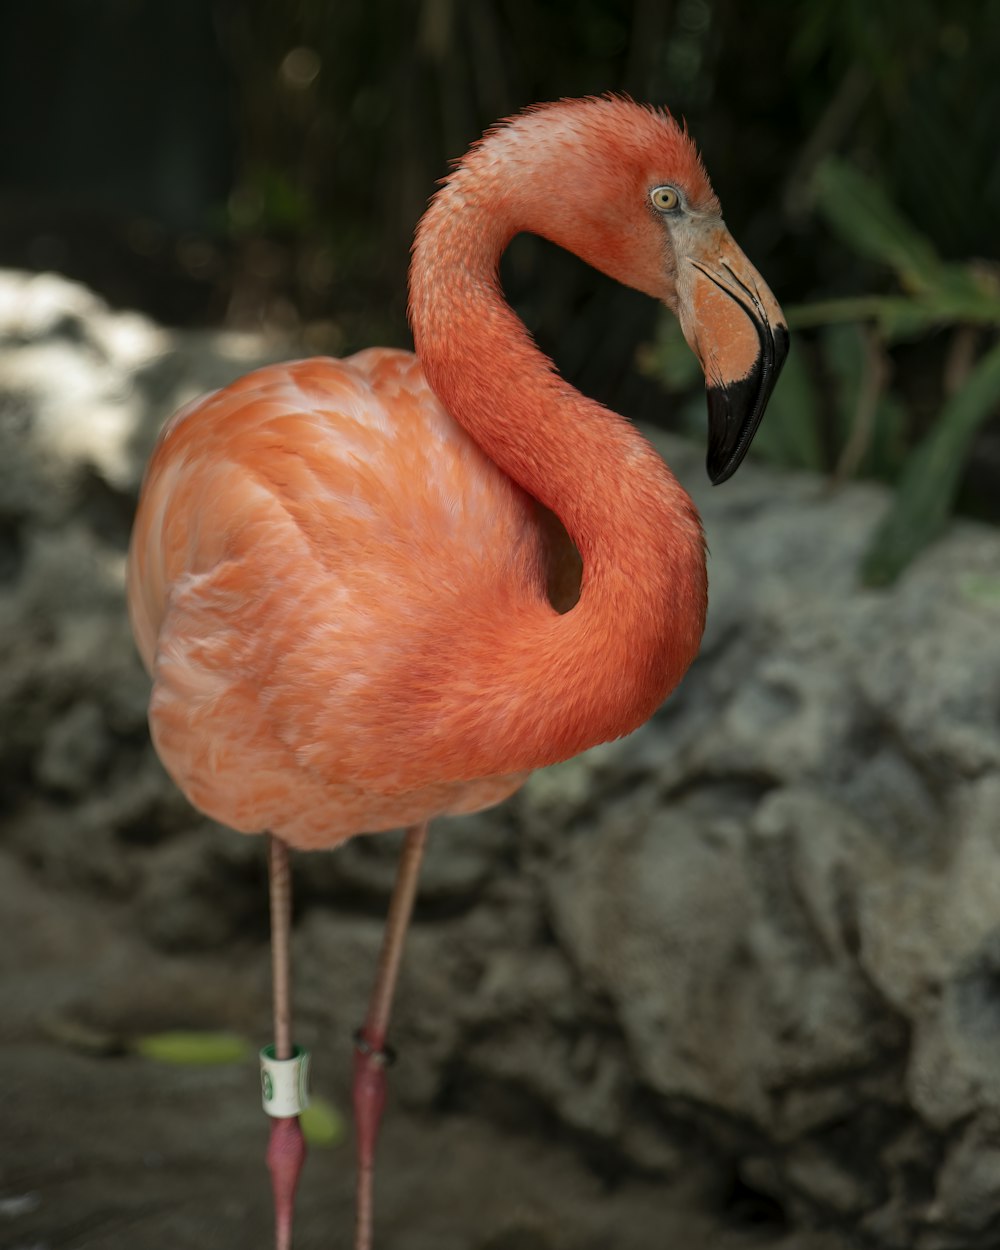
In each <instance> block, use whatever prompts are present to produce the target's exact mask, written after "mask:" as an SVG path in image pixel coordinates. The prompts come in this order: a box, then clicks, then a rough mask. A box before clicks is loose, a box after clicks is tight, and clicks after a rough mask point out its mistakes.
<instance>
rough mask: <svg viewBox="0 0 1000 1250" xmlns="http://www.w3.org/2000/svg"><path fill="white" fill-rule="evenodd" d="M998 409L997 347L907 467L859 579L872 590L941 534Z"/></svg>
mask: <svg viewBox="0 0 1000 1250" xmlns="http://www.w3.org/2000/svg"><path fill="white" fill-rule="evenodd" d="M997 404H1000V344H996V345H994V346H993V348H992V349H991V350H990V351H989V352H988V353H987V354H986V355H985V356H984V357H983V358H982V360H981V361H980V362H979V364H978V365H977V366H976V367H975V369H973V371H972V372H971V373H970V374H969V376H968V378H967V380H966V382H965V385H964V386H963V387H962V389H961V390H960V391H958V392H957V393H956V394H955V395H953V396H952V398H951V399H950V400H949V401H948V403H947V404H945V406H944V408H943V409H942V410H941V415H940V416H939V418H938V420H937V422H936V423H935V425H934V428H933V429H932V430H931V432H930V433H929V434H928V435H927V437H926V438H925V439H924V440H923V442H921V443H920V445H919V446H918V447H917V448H916V449H915V450H914V451H913V453H912V454H911V455H910V456H909V458H908V459H907V461H906V464H905V466H904V468H903V472H902V474H901V475H900V478H899V482H898V485H897V488H896V495H895V498H894V500H893V502H892V506H891V507H890V508H889V511H888V512H887V513H886V515H885V516H884V517H883V519H882V522H881V524H880V525H879V527H878V529H877V530H876V531H875V534H874V536H873V538H872V542H871V546H870V547H869V549H868V551H867V553H866V555H865V558H864V562H863V564H862V575H863V577H864V579H865V580H866V581H867V582H868V583H869V584H871V585H881V584H884V583H886V582H891V581H893V580H894V579H895V578H896V577H897V576H898V575H899V574H900V573H901V572H902V570H903V569H904V568H905V567H906V565H907V564H908V563H909V562H910V560H911V559H912V558H913V557H914V556H915V555H916V554H917V552H918V551H920V550H921V548H922V547H924V546H925V545H926V544H927V543H929V542H930V541H931V540H932V539H933V538H935V537H937V535H938V534H939V533H940V532H941V530H942V529H943V528H944V526H945V522H946V521H947V519H948V514H949V512H950V511H951V507H952V504H953V502H954V498H955V493H956V490H957V488H958V480H959V475H960V473H961V471H962V468H963V466H964V465H965V462H966V460H967V458H968V454H969V448H970V446H971V443H972V439H973V436H974V435H975V434H976V432H977V431H978V429H979V427H980V425H981V424H982V423H983V421H984V420H985V419H986V417H988V416H989V415H990V414H991V413H992V412H994V411H996V406H997Z"/></svg>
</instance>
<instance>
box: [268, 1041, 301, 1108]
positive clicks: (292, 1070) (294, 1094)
mask: <svg viewBox="0 0 1000 1250" xmlns="http://www.w3.org/2000/svg"><path fill="white" fill-rule="evenodd" d="M260 1093H261V1100H262V1102H263V1104H264V1110H265V1111H266V1112H267V1114H268V1115H271V1116H274V1117H275V1119H282V1120H283V1119H286V1118H287V1117H288V1116H293V1115H299V1114H301V1112H303V1111H305V1109H306V1107H308V1106H309V1052H308V1050H306V1049H305V1048H304V1047H302V1046H295V1047H293V1048H292V1057H291V1059H275V1057H274V1045H273V1044H272V1045H270V1046H265V1047H264V1049H263V1050H262V1051H261V1052H260Z"/></svg>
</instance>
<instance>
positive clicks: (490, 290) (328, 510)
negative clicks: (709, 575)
mask: <svg viewBox="0 0 1000 1250" xmlns="http://www.w3.org/2000/svg"><path fill="white" fill-rule="evenodd" d="M522 230H526V231H532V232H534V233H536V234H540V235H543V236H544V237H546V238H548V239H550V240H552V241H553V242H555V243H557V244H560V245H561V246H562V247H565V248H567V249H569V250H570V251H572V252H575V253H576V254H577V255H578V256H580V257H581V258H582V259H583V260H585V261H587V262H588V263H590V264H591V265H593V266H595V267H596V268H597V269H600V270H602V271H603V272H605V273H607V274H610V275H611V276H612V277H614V278H616V279H618V280H619V281H620V282H623V283H625V284H626V285H628V286H631V287H636V288H638V289H639V290H640V291H644V292H645V293H646V294H648V295H651V296H653V297H654V298H656V299H659V300H662V301H663V302H664V303H665V304H666V305H667V307H669V308H670V309H671V310H673V312H675V313H676V315H677V316H678V318H679V319H680V323H681V326H682V329H683V332H684V334H685V336H686V338H687V341H688V343H689V344H690V345H691V347H692V348H693V350H694V351H695V353H696V354H697V356H698V358H699V360H700V361H701V364H702V366H703V368H704V371H705V375H706V381H707V386H708V419H709V452H708V472H709V475H710V477H711V478H712V480H713V481H714V482H722V481H724V480H725V479H726V478H728V477H729V476H730V475H731V474H732V473H733V472H734V471H735V470H736V468H737V466H738V465H739V463H740V461H741V460H742V459H743V456H744V455H745V453H746V450H747V447H748V445H749V443H750V441H751V439H752V438H753V435H754V432H755V430H756V428H757V426H758V424H759V422H760V419H761V416H762V414H763V411H764V407H765V405H766V403H767V400H768V398H769V396H770V393H771V390H772V388H773V386H774V382H775V379H776V377H777V374H778V372H779V370H780V368H781V365H782V363H783V360H784V357H785V354H786V352H787V346H788V333H787V330H786V328H785V325H784V322H783V318H782V315H781V310H780V309H779V307H778V305H777V303H776V301H775V299H774V297H773V296H772V294H771V292H770V291H769V290H768V288H767V286H766V285H765V284H764V282H763V280H762V279H761V278H760V276H759V275H758V274H757V272H756V271H755V269H754V268H753V266H752V265H751V264H750V262H749V261H748V260H747V259H746V257H745V256H744V255H743V253H742V252H741V251H740V249H739V248H738V247H737V246H736V244H735V243H734V241H733V239H732V237H731V236H730V234H729V232H728V230H727V229H726V227H725V225H724V224H723V221H722V216H721V212H720V208H719V203H718V200H717V199H716V197H715V195H714V193H713V191H712V188H711V186H710V184H709V181H708V177H707V175H706V173H705V170H704V168H703V166H702V164H701V161H700V159H699V157H698V154H697V151H696V149H695V147H694V144H693V143H692V141H691V140H690V138H689V137H688V135H687V133H686V132H685V131H684V130H682V129H681V128H680V127H679V126H678V125H677V124H676V123H675V122H674V120H673V119H672V118H671V117H670V116H669V115H668V114H665V113H663V112H659V111H657V110H654V109H651V108H647V107H643V106H640V105H637V104H635V103H633V102H632V101H630V100H627V99H623V98H601V99H585V100H564V101H561V102H559V103H557V104H550V105H542V106H539V107H535V108H531V109H528V110H527V111H525V112H523V113H520V114H518V115H516V116H514V117H512V118H509V119H508V120H506V121H504V122H501V123H500V124H499V125H498V126H496V127H495V128H494V129H492V130H490V131H489V132H488V133H487V134H486V135H485V136H484V138H483V139H482V140H481V141H479V142H478V143H477V144H475V145H474V146H473V147H472V149H471V150H470V151H469V153H468V154H467V155H466V157H465V158H464V159H463V160H462V162H461V163H460V164H459V165H458V166H457V167H456V169H455V170H454V172H453V173H452V174H451V176H450V177H449V178H448V179H447V181H446V183H445V185H444V186H443V188H442V189H441V190H440V191H439V192H438V193H437V195H436V196H435V198H434V200H433V201H432V203H431V205H430V207H429V208H428V210H427V213H426V214H425V216H424V217H423V220H422V221H421V223H420V226H419V228H418V230H417V236H416V242H415V245H414V249H413V262H412V267H411V271H410V320H411V324H412V327H413V336H414V341H415V345H416V355H412V354H410V353H409V352H403V351H395V350H390V349H379V348H375V349H372V350H369V351H363V352H360V353H358V354H357V355H355V356H351V357H349V358H347V359H344V360H329V359H318V360H305V361H300V362H297V363H292V364H285V365H279V366H272V367H268V368H264V369H259V370H257V371H256V372H254V373H251V374H249V375H248V376H247V377H244V378H242V379H241V380H240V381H238V382H235V383H233V384H232V385H231V386H228V387H226V388H225V389H223V390H221V391H217V392H215V393H213V394H211V395H207V396H205V397H204V398H202V399H200V400H198V401H197V402H196V403H193V404H190V405H188V406H187V407H186V408H185V409H183V410H182V411H181V412H179V413H177V415H176V416H174V417H173V419H172V420H171V421H169V422H168V423H167V425H166V426H165V428H164V430H163V433H162V435H161V437H160V441H159V443H158V445H157V447H156V450H155V452H154V453H153V457H152V459H151V461H150V464H149V467H148V470H147V473H146V478H145V482H144V485H143V491H142V498H141V500H140V504H139V510H138V515H137V518H136V522H135V530H134V533H133V537H132V546H131V552H130V557H129V574H128V596H129V607H130V612H131V617H132V623H133V629H134V632H135V637H136V640H137V643H138V646H139V650H140V651H141V653H142V657H143V659H144V661H145V663H146V666H147V667H148V669H149V671H150V673H151V674H152V676H153V693H152V701H151V705H150V727H151V732H152V737H153V741H154V743H155V746H156V749H157V751H158V752H159V755H160V758H161V759H162V761H163V763H164V765H165V766H166V768H167V770H168V771H169V773H170V775H171V776H172V777H173V778H174V780H175V781H176V782H177V784H178V785H179V786H180V788H181V789H182V790H183V791H184V793H185V794H186V795H187V796H188V798H189V799H190V800H191V802H192V803H194V805H195V806H196V807H198V808H200V809H201V810H202V811H203V812H205V813H207V814H208V815H209V816H212V817H214V818H215V819H217V820H219V821H222V822H223V823H225V824H227V825H231V826H232V827H233V828H235V829H238V830H242V831H244V832H247V833H255V832H261V831H265V830H266V831H269V833H270V835H271V836H270V838H269V856H268V862H269V868H270V876H271V903H272V930H273V950H274V978H275V991H274V992H275V1036H276V1042H275V1047H276V1051H277V1057H278V1059H285V1060H289V1059H291V1057H292V1056H293V1054H294V1051H293V1047H292V1041H291V1027H290V1007H289V1001H290V994H289V983H290V974H289V968H288V929H289V893H290V890H289V874H288V864H287V847H289V846H292V847H297V848H301V849H304V850H314V849H319V848H330V847H334V846H337V845H338V844H339V843H341V842H343V841H344V840H345V839H347V838H349V837H352V836H353V835H354V834H358V833H366V832H373V831H378V830H384V829H390V828H397V827H401V826H405V827H406V828H407V834H406V841H405V844H404V851H403V855H402V860H401V865H400V869H399V874H398V878H397V884H396V887H395V890H394V893H393V898H392V902H391V904H390V911H389V919H388V922H387V926H386V935H385V939H384V945H383V950H382V955H381V957H380V961H379V968H378V973H377V978H376V985H375V990H374V993H373V997H372V1000H371V1004H370V1008H369V1011H368V1015H367V1018H366V1020H365V1023H364V1026H363V1027H362V1029H361V1030H360V1032H359V1034H358V1039H357V1051H356V1056H355V1074H354V1106H355V1118H356V1130H357V1145H358V1181H357V1185H358V1196H357V1232H356V1242H355V1245H356V1247H357V1250H368V1248H369V1247H370V1246H371V1240H372V1183H373V1170H374V1150H375V1138H376V1134H377V1131H378V1125H379V1122H380V1119H381V1114H382V1108H383V1104H384V1101H385V1089H386V1086H385V1060H386V1053H387V1052H386V1031H387V1028H388V1021H389V1012H390V1006H391V1002H392V997H393V990H394V987H395V983H396V978H397V972H398V968H399V961H400V955H401V951H402V945H403V939H404V935H405V931H406V928H407V924H408V921H409V917H410V913H411V909H412V906H413V899H414V895H415V892H416V885H417V876H418V872H419V867H420V861H421V855H422V852H423V848H424V842H425V839H426V834H427V825H428V822H429V821H430V820H431V819H433V818H435V817H437V816H442V815H446V814H449V815H454V814H457V813H461V812H471V811H475V810H477V809H480V808H484V807H488V806H490V805H491V804H495V803H499V802H500V801H501V800H502V799H504V798H506V797H507V796H508V795H510V794H511V793H512V792H513V791H515V790H516V789H517V788H518V787H519V786H520V785H521V784H522V783H523V782H524V780H525V778H526V777H527V776H528V774H529V773H530V772H531V771H532V770H533V769H536V768H544V767H545V766H546V765H548V764H553V763H555V762H556V761H558V760H565V759H567V758H569V757H570V756H573V755H576V754H577V753H578V752H580V751H585V750H586V749H587V748H588V747H591V746H593V745H595V744H596V743H599V742H605V741H608V740H610V739H613V738H617V737H620V736H621V735H623V734H627V733H629V732H631V731H632V730H633V729H635V728H636V727H637V726H639V725H641V724H642V723H643V722H644V721H645V720H647V718H648V717H650V716H651V715H652V713H653V712H654V711H655V710H656V708H657V707H658V706H659V704H660V703H661V702H662V700H663V699H664V698H665V697H666V696H667V694H669V692H670V691H671V690H672V689H673V688H674V686H675V685H676V684H677V682H678V681H680V679H681V677H682V676H683V674H684V672H685V670H686V669H687V667H688V665H689V664H690V663H691V661H692V660H693V659H694V657H695V654H696V652H697V650H698V646H699V641H700V638H701V635H702V629H703V624H704V618H705V608H706V572H705V551H704V543H703V539H702V531H701V527H700V523H699V520H698V517H697V514H696V512H695V509H694V506H693V504H692V502H691V500H690V498H689V497H688V495H687V494H686V493H685V492H684V490H683V489H682V488H681V487H680V485H679V484H678V483H677V481H676V479H675V478H674V477H673V475H672V474H671V472H670V470H669V469H668V468H667V467H666V466H665V465H664V464H663V462H662V461H661V460H660V458H659V457H658V456H657V455H656V453H655V452H654V451H653V449H652V447H651V446H650V445H649V444H648V443H647V442H646V441H645V440H644V439H643V438H642V437H640V435H639V434H638V433H636V431H635V430H634V429H633V428H632V427H631V426H630V425H629V424H628V423H627V422H626V421H624V420H623V419H622V418H620V417H618V416H617V415H616V414H614V413H612V412H610V411H608V410H607V409H606V408H603V407H602V406H601V405H600V404H598V403H595V402H594V401H592V400H590V399H587V398H585V397H584V396H583V395H581V394H579V393H578V392H577V391H576V390H574V389H573V388H572V387H571V386H569V385H568V384H567V383H566V382H565V381H563V379H562V378H561V377H559V375H558V374H557V373H556V372H555V370H554V368H553V366H552V363H551V361H549V360H547V359H546V358H545V357H544V356H543V355H542V354H541V353H540V352H539V350H538V349H537V347H536V346H535V345H534V343H533V342H532V340H531V338H530V336H529V335H528V333H527V331H526V329H525V327H524V326H523V325H522V323H521V322H520V321H519V320H518V319H517V317H516V316H515V314H514V313H513V311H512V310H511V308H510V307H509V306H508V305H507V303H506V302H505V301H504V298H503V294H502V292H501V290H500V286H499V282H498V277H497V265H498V261H499V257H500V254H501V253H502V252H503V250H504V248H505V247H506V246H507V244H508V243H509V241H510V240H511V238H512V237H513V236H514V235H515V234H516V233H518V232H519V231H522ZM556 518H558V520H557V519H556ZM574 548H575V550H574ZM581 562H582V575H581V573H580V564H581ZM295 1110H297V1105H293V1106H292V1108H291V1112H287V1111H286V1113H285V1114H284V1115H283V1116H279V1118H275V1119H273V1120H272V1136H271V1141H270V1145H269V1148H268V1162H269V1166H270V1167H271V1171H272V1180H273V1186H274V1192H275V1205H276V1221H277V1239H278V1245H279V1247H283V1248H286V1247H288V1246H290V1244H291V1227H292V1204H293V1197H294V1191H295V1186H296V1183H297V1179H298V1175H299V1171H300V1168H301V1164H302V1159H303V1156H304V1146H303V1144H302V1137H301V1132H300V1130H299V1124H298V1119H297V1117H296V1116H295V1114H294V1111H295Z"/></svg>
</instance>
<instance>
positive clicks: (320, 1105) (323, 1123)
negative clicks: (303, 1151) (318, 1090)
mask: <svg viewBox="0 0 1000 1250" xmlns="http://www.w3.org/2000/svg"><path fill="white" fill-rule="evenodd" d="M299 1122H300V1123H301V1125H302V1134H303V1136H304V1137H305V1139H306V1141H307V1142H308V1143H309V1145H310V1146H319V1147H325V1148H330V1147H332V1146H339V1145H340V1143H341V1142H342V1141H343V1140H344V1138H345V1137H346V1136H347V1125H346V1123H345V1122H344V1117H343V1116H342V1115H341V1114H340V1112H339V1111H338V1110H337V1108H336V1107H335V1106H334V1105H333V1103H330V1102H327V1100H326V1099H325V1098H316V1097H315V1096H310V1098H309V1106H308V1107H307V1108H306V1109H305V1111H303V1112H302V1114H301V1116H300V1117H299Z"/></svg>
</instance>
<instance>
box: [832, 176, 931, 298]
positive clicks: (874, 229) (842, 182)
mask: <svg viewBox="0 0 1000 1250" xmlns="http://www.w3.org/2000/svg"><path fill="white" fill-rule="evenodd" d="M815 188H816V195H817V202H818V206H819V208H820V211H821V212H822V213H823V215H824V216H825V217H826V219H827V221H828V222H829V223H830V225H831V226H832V228H833V229H834V230H835V231H836V233H837V234H839V235H840V237H841V238H842V239H843V240H844V242H845V243H847V245H848V246H849V247H851V248H853V249H854V251H856V252H858V253H859V254H860V255H862V256H867V257H870V258H871V259H872V260H877V261H881V262H882V263H883V264H886V265H889V266H890V267H891V268H892V269H894V270H895V271H896V273H897V274H898V275H899V278H900V281H901V282H902V283H903V285H904V286H905V287H907V288H908V289H909V290H911V291H923V290H928V289H929V288H933V287H937V286H940V285H941V284H942V279H943V275H944V270H945V269H946V268H947V267H946V266H945V265H944V263H943V262H942V261H941V259H940V258H939V257H938V255H937V253H936V252H935V251H934V248H933V247H932V246H931V244H930V243H929V242H928V241H927V240H926V239H925V238H924V237H923V236H922V235H921V234H920V233H919V232H918V231H917V230H915V229H914V228H913V226H911V225H910V223H909V222H908V221H907V220H906V219H905V218H904V217H903V216H902V215H901V214H900V213H899V212H897V210H896V208H895V207H894V206H893V204H892V203H891V202H890V200H889V198H888V196H887V195H886V194H885V192H884V191H883V190H882V188H881V187H880V186H878V184H877V183H875V182H874V181H873V180H872V179H870V178H868V177H866V176H865V175H864V174H862V173H861V171H860V170H858V169H856V168H855V167H854V166H853V165H851V164H850V163H849V162H847V161H844V160H841V159H839V158H838V157H835V156H829V157H827V158H826V160H825V161H823V162H822V163H821V164H820V165H819V167H818V169H817V170H816V181H815Z"/></svg>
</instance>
